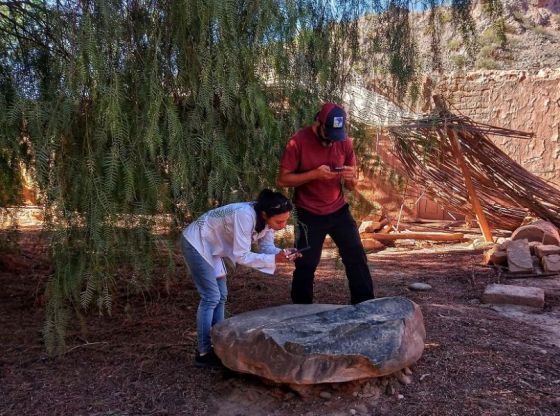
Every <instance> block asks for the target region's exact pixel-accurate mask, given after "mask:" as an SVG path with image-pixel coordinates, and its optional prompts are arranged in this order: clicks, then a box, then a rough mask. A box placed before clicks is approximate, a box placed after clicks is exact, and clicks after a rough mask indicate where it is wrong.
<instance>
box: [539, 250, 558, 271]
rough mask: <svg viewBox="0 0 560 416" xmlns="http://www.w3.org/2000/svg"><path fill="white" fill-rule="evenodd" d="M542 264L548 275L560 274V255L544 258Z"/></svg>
mask: <svg viewBox="0 0 560 416" xmlns="http://www.w3.org/2000/svg"><path fill="white" fill-rule="evenodd" d="M542 263H543V267H544V271H545V272H547V273H557V272H560V255H559V254H551V255H550V256H546V257H543V258H542Z"/></svg>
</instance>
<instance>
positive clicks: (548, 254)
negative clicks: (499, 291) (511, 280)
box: [485, 221, 560, 276]
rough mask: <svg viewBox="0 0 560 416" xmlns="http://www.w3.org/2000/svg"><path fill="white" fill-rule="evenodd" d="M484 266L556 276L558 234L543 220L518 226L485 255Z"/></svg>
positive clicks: (559, 249)
mask: <svg viewBox="0 0 560 416" xmlns="http://www.w3.org/2000/svg"><path fill="white" fill-rule="evenodd" d="M485 262H486V264H493V265H495V266H499V267H502V268H504V269H507V271H508V272H509V273H511V274H528V275H536V276H538V275H542V274H544V273H560V235H559V233H558V229H557V228H556V227H555V226H554V225H553V224H551V223H550V222H546V221H537V222H535V223H532V224H529V225H526V226H523V227H519V228H518V229H517V230H515V231H514V232H513V234H512V236H511V240H506V241H504V242H502V243H501V244H497V245H496V246H494V247H493V248H491V249H490V250H489V251H487V252H486V253H485Z"/></svg>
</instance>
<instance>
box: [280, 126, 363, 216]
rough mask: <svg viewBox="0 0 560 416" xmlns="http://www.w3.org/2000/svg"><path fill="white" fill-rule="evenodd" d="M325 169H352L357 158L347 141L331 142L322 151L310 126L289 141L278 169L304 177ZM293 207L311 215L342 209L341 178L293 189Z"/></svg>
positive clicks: (344, 201) (315, 182) (350, 143)
mask: <svg viewBox="0 0 560 416" xmlns="http://www.w3.org/2000/svg"><path fill="white" fill-rule="evenodd" d="M321 165H327V166H329V167H330V168H331V169H332V168H334V167H337V166H344V165H346V166H355V165H356V157H355V155H354V149H353V148H352V141H351V140H350V139H346V140H342V141H339V142H334V143H333V144H332V145H331V146H328V147H325V146H323V145H322V144H321V141H320V139H319V138H318V137H317V136H316V135H315V133H314V132H313V130H312V128H311V126H309V127H305V128H303V129H301V130H299V131H297V132H296V133H295V134H294V135H293V136H292V137H291V138H290V140H289V141H288V144H287V145H286V149H285V150H284V154H283V155H282V158H281V159H280V168H284V169H287V170H288V171H290V172H292V173H304V172H307V171H310V170H313V169H316V168H318V167H319V166H321ZM295 190H296V192H295V197H294V203H295V205H296V207H300V208H303V209H306V210H308V211H310V212H312V213H314V214H318V215H327V214H331V213H333V212H335V211H337V210H339V209H340V208H342V207H343V206H344V204H345V203H346V200H345V199H344V193H343V192H342V184H341V178H340V177H337V178H334V179H330V180H324V179H323V180H313V181H310V182H307V183H305V184H303V185H300V186H297V187H296V188H295Z"/></svg>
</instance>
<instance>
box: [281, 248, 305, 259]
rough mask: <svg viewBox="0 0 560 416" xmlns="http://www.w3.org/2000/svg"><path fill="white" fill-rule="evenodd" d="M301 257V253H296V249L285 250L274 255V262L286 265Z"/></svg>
mask: <svg viewBox="0 0 560 416" xmlns="http://www.w3.org/2000/svg"><path fill="white" fill-rule="evenodd" d="M301 256H302V255H301V253H297V248H285V249H283V250H280V252H279V253H278V254H276V256H275V261H276V263H287V262H289V261H294V260H295V259H297V258H299V257H301Z"/></svg>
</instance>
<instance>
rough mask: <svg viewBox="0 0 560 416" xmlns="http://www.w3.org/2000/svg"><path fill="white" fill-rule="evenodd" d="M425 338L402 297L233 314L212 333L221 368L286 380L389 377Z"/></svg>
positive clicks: (416, 313) (414, 308)
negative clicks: (354, 303) (222, 364)
mask: <svg viewBox="0 0 560 416" xmlns="http://www.w3.org/2000/svg"><path fill="white" fill-rule="evenodd" d="M425 337H426V332H425V329H424V322H423V317H422V312H421V311H420V308H419V306H418V305H417V304H415V303H414V302H412V301H410V300H408V299H406V298H404V297H392V298H380V299H373V300H370V301H366V302H362V303H360V304H358V305H347V306H344V305H320V304H314V305H282V306H277V307H273V308H267V309H261V310H256V311H252V312H246V313H243V314H240V315H237V316H234V317H233V318H230V319H226V320H225V321H223V322H221V323H219V324H218V325H215V326H214V328H213V330H212V340H213V343H214V350H215V352H216V354H217V355H218V356H219V357H220V359H221V360H222V362H223V363H224V365H225V366H226V367H228V368H230V369H232V370H235V371H239V372H242V373H250V374H255V375H258V376H261V377H264V378H267V379H269V380H272V381H275V382H277V383H287V384H316V383H335V382H344V381H351V380H359V379H363V378H370V377H380V376H384V375H387V374H391V373H393V372H395V371H397V370H401V369H403V368H405V367H409V366H410V365H412V364H413V363H415V362H416V361H417V360H418V359H419V358H420V357H421V355H422V352H423V350H424V339H425Z"/></svg>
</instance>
